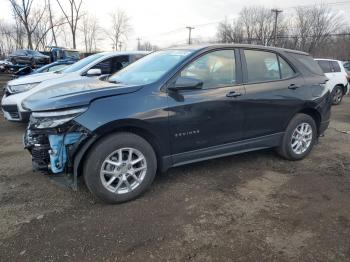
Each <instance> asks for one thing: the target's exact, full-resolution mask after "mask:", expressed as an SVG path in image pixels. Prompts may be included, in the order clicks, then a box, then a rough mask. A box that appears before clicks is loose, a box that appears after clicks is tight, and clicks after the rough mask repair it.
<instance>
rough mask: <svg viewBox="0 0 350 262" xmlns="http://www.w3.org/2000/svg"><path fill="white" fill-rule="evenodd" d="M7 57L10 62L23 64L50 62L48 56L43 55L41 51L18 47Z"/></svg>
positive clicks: (31, 64)
mask: <svg viewBox="0 0 350 262" xmlns="http://www.w3.org/2000/svg"><path fill="white" fill-rule="evenodd" d="M8 59H9V60H10V61H11V62H12V64H14V65H16V64H24V65H30V66H31V67H34V66H35V65H36V64H48V63H50V57H49V56H47V55H43V54H42V53H40V52H38V51H35V50H29V49H20V50H17V51H15V52H14V53H12V54H10V55H9V57H8Z"/></svg>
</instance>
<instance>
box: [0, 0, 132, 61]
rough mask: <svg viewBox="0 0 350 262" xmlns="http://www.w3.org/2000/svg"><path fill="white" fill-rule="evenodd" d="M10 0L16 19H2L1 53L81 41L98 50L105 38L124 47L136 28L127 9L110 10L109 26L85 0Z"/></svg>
mask: <svg viewBox="0 0 350 262" xmlns="http://www.w3.org/2000/svg"><path fill="white" fill-rule="evenodd" d="M8 1H9V3H10V5H11V11H12V16H13V19H12V20H10V21H4V20H0V56H4V55H6V54H8V53H10V52H12V51H13V50H15V49H25V48H28V49H33V50H45V49H46V48H47V47H48V46H60V45H61V46H65V47H71V48H73V49H76V48H77V46H78V44H81V45H82V46H83V47H84V50H85V52H87V53H91V52H95V51H98V50H99V48H98V46H99V42H100V41H102V40H105V39H109V41H110V44H111V47H112V49H113V50H120V49H122V47H123V44H124V43H125V41H126V40H127V38H128V34H129V33H130V32H131V31H132V27H131V25H130V19H129V17H128V16H127V14H126V13H125V12H124V11H123V10H115V11H113V12H110V13H109V14H108V15H109V21H110V24H109V27H108V28H103V27H101V25H100V23H99V21H98V19H97V18H96V17H95V16H94V15H92V14H90V13H88V12H87V11H86V10H85V8H84V3H83V0H55V1H54V0H44V1H42V0H40V1H38V0H8ZM53 10H54V11H53ZM78 41H81V42H79V43H78Z"/></svg>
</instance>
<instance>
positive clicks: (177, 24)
mask: <svg viewBox="0 0 350 262" xmlns="http://www.w3.org/2000/svg"><path fill="white" fill-rule="evenodd" d="M51 1H53V2H55V1H54V0H51ZM60 1H61V2H63V3H64V2H66V0H60ZM83 1H84V6H83V8H84V10H85V11H87V12H88V13H90V14H92V15H94V16H96V17H97V19H98V21H99V23H100V25H101V26H102V27H104V28H108V26H109V17H108V13H110V12H112V11H113V10H116V9H118V8H119V9H122V10H124V11H125V12H126V13H127V15H128V16H129V17H130V23H131V25H132V27H133V31H132V32H131V33H130V34H129V37H128V41H127V43H126V45H127V49H130V50H132V49H135V48H136V46H137V40H136V39H137V38H138V37H140V38H141V39H142V41H150V42H151V43H152V44H155V45H158V46H160V47H166V46H169V45H171V44H185V43H186V41H187V37H188V31H187V30H186V28H185V27H186V26H194V27H195V29H194V30H193V31H192V36H193V38H194V39H196V38H197V39H201V40H209V39H211V38H212V37H214V36H215V33H216V27H217V23H218V22H219V21H222V20H224V19H225V17H227V18H229V19H230V18H233V17H235V16H237V14H238V13H239V11H240V10H241V9H242V8H243V7H244V6H251V5H264V6H266V7H268V8H274V7H277V8H280V9H283V10H284V15H285V16H288V14H290V13H291V11H292V10H293V7H295V6H297V5H313V4H315V3H321V2H323V3H336V4H332V5H330V6H331V7H332V8H333V9H334V10H337V11H339V12H341V13H343V14H344V16H345V18H346V19H347V21H349V22H348V23H349V24H350V18H349V15H347V14H348V13H349V11H350V1H346V0H325V1H317V0H286V1H276V0H264V1H262V0H251V1H242V0H187V1H186V0H172V1H169V0H144V1H143V0H117V1H116V0H83ZM34 2H37V3H40V2H43V0H34ZM57 12H60V10H58V9H57ZM0 18H1V19H3V20H7V19H12V18H11V8H10V4H9V2H8V0H0ZM100 44H101V48H100V49H102V50H110V49H111V44H110V41H109V40H108V39H107V38H106V40H105V41H102V42H101V43H100ZM82 48H83V46H82V45H81V43H78V49H82Z"/></svg>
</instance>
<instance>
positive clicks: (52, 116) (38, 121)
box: [30, 107, 87, 129]
mask: <svg viewBox="0 0 350 262" xmlns="http://www.w3.org/2000/svg"><path fill="white" fill-rule="evenodd" d="M86 110H87V107H82V108H74V109H68V110H57V111H47V112H33V113H32V115H31V120H30V122H31V123H32V124H33V125H34V127H35V128H39V129H43V128H54V127H58V126H61V125H63V124H65V123H67V122H69V121H71V120H72V119H74V118H76V117H77V116H78V115H80V114H82V113H84V112H85V111H86Z"/></svg>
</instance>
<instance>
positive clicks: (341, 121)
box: [0, 76, 350, 261]
mask: <svg viewBox="0 0 350 262" xmlns="http://www.w3.org/2000/svg"><path fill="white" fill-rule="evenodd" d="M1 80H2V82H0V86H3V84H4V83H5V82H4V81H5V77H4V76H0V81H1ZM25 127H26V126H25V125H24V124H16V123H8V122H6V121H5V120H4V119H3V117H2V116H0V261H62V260H64V261H102V260H103V261H148V260H149V261H163V260H170V261H174V260H175V261H232V260H235V261H301V260H303V261H349V260H350V97H345V98H344V101H343V103H342V104H341V105H340V106H337V107H333V109H332V122H331V126H330V128H329V129H328V130H327V132H326V135H325V137H323V138H321V139H320V142H319V144H318V145H317V146H316V147H315V148H314V150H313V152H312V153H311V155H310V156H309V157H307V158H306V159H305V160H303V161H299V162H289V161H286V160H283V159H281V158H280V157H278V156H277V155H276V154H275V153H274V152H273V150H264V151H259V152H254V153H247V154H243V155H237V156H231V157H226V158H222V159H216V160H211V161H206V162H202V163H197V164H192V165H189V166H185V167H179V168H174V169H172V170H169V171H168V172H167V173H165V174H162V175H159V176H158V177H157V178H156V180H155V183H154V185H153V186H152V187H151V189H150V191H148V192H147V193H146V194H145V195H143V196H142V197H140V198H138V199H137V200H135V201H132V202H129V203H126V204H122V205H115V206H110V205H105V204H102V203H100V202H99V201H96V200H95V199H94V198H93V197H92V196H91V194H90V193H89V192H88V191H87V189H86V187H85V186H84V184H83V183H81V184H80V186H79V191H78V192H73V191H71V190H68V189H66V188H64V187H61V186H58V185H57V184H55V183H53V182H52V181H51V180H50V179H48V177H46V176H44V175H41V174H40V173H34V172H32V170H31V159H30V155H29V153H27V152H25V151H24V150H23V148H22V141H21V140H22V134H23V132H24V130H25Z"/></svg>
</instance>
